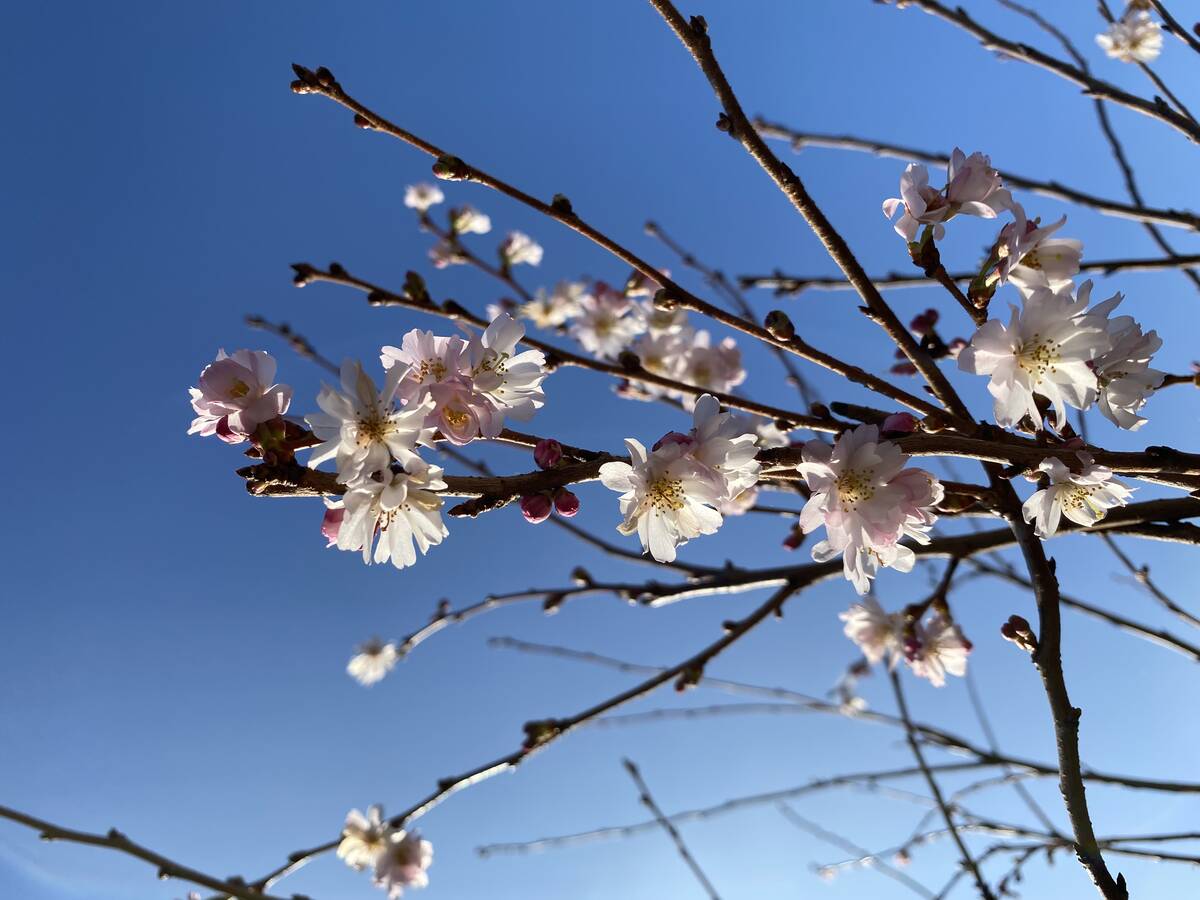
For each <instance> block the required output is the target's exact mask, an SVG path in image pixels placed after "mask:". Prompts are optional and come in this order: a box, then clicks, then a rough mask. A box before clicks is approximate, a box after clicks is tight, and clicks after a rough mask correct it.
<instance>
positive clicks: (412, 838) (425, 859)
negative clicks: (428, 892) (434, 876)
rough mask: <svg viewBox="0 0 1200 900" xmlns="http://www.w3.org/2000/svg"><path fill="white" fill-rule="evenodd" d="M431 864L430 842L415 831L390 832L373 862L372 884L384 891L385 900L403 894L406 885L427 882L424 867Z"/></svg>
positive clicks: (419, 885)
mask: <svg viewBox="0 0 1200 900" xmlns="http://www.w3.org/2000/svg"><path fill="white" fill-rule="evenodd" d="M432 864H433V844H431V843H429V841H426V840H422V839H421V835H420V834H418V833H417V832H415V831H409V832H404V831H393V832H392V833H391V834H390V835H388V843H387V847H386V848H385V849H384V852H383V853H382V854H381V855H380V856H379V858H378V859H377V860H376V862H375V886H376V887H380V888H383V889H384V890H386V891H387V895H388V900H395V898H396V897H400V896H401V895H403V894H404V889H405V888H406V887H412V888H423V887H425V886H426V885H428V884H429V875H428V874H427V871H426V870H427V869H428V868H429V867H430V866H431V865H432Z"/></svg>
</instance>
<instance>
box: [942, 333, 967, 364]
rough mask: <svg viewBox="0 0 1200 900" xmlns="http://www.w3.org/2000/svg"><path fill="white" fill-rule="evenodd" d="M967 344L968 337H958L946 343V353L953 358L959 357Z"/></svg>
mask: <svg viewBox="0 0 1200 900" xmlns="http://www.w3.org/2000/svg"><path fill="white" fill-rule="evenodd" d="M966 346H967V340H966V338H960V337H956V338H955V339H954V340H952V341H951V342H950V343H948V344H947V345H946V355H947V356H949V357H950V358H951V359H958V354H959V353H961V352H962V350H963V349H964V348H965V347H966Z"/></svg>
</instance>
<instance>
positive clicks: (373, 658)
mask: <svg viewBox="0 0 1200 900" xmlns="http://www.w3.org/2000/svg"><path fill="white" fill-rule="evenodd" d="M399 660H400V653H399V651H398V650H397V649H396V645H395V644H393V643H392V642H391V641H382V640H380V639H379V638H371V640H369V641H367V642H366V643H365V644H363V645H362V646H361V647H359V648H358V652H357V653H356V654H354V656H353V657H351V659H350V662H349V663H347V665H346V671H347V672H348V673H349V674H350V677H352V678H353V679H354V680H355V681H357V682H358V683H359V684H361V685H362V686H363V687H370V686H371V685H373V684H375V682H377V681H382V680H383V678H384V676H386V675H387V673H388V672H390V671H392V669H393V668H395V666H396V663H397V662H399Z"/></svg>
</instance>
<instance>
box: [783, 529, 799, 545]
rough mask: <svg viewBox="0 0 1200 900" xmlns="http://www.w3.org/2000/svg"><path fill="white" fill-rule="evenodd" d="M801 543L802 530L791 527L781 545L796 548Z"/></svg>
mask: <svg viewBox="0 0 1200 900" xmlns="http://www.w3.org/2000/svg"><path fill="white" fill-rule="evenodd" d="M803 543H804V532H803V531H801V530H800V529H799V528H793V529H792V530H791V531H790V532H788V536H787V537H785V538H784V539H783V546H784V548H786V549H788V550H798V549H800V545H801V544H803Z"/></svg>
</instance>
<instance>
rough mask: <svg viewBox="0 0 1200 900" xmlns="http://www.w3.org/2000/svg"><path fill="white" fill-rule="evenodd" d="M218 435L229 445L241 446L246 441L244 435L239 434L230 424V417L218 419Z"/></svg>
mask: <svg viewBox="0 0 1200 900" xmlns="http://www.w3.org/2000/svg"><path fill="white" fill-rule="evenodd" d="M216 435H217V437H219V438H220V439H221V440H223V441H224V442H225V443H227V444H240V443H241V442H242V441H244V440H245V439H246V436H245V435H244V434H238V433H237V432H236V431H234V430H233V428H232V427H231V426H230V424H229V416H221V418H219V419H217V428H216Z"/></svg>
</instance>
